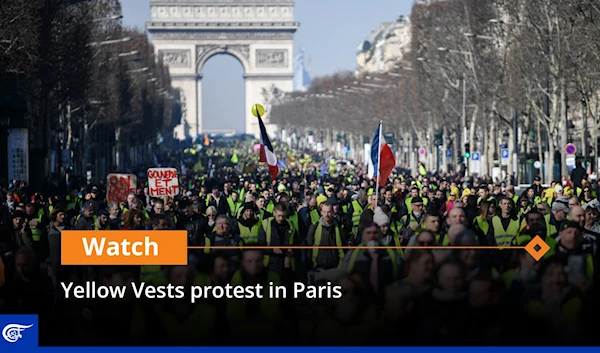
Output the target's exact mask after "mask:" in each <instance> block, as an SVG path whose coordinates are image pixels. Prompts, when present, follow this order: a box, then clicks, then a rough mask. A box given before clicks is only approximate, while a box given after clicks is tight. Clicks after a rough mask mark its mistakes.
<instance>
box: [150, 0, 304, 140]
mask: <svg viewBox="0 0 600 353" xmlns="http://www.w3.org/2000/svg"><path fill="white" fill-rule="evenodd" d="M150 6H151V11H152V21H151V22H148V23H147V24H146V28H147V29H148V32H149V33H150V34H151V35H152V43H153V45H154V48H155V51H156V53H157V54H158V55H162V56H163V60H164V63H165V64H168V65H169V72H170V75H171V84H172V86H173V87H174V88H178V89H179V90H180V92H181V94H182V101H183V103H184V106H185V108H184V116H183V117H182V124H181V125H179V126H177V128H176V129H175V132H174V136H175V137H176V138H178V139H180V140H181V139H185V137H187V136H192V137H195V136H197V135H199V134H201V133H202V69H203V67H204V64H205V63H206V61H207V60H208V59H210V58H211V57H212V56H213V55H217V54H224V53H225V54H230V55H232V56H234V57H235V58H237V59H238V60H239V61H240V63H241V64H242V66H243V68H244V81H245V102H246V103H245V107H244V111H245V114H246V129H245V131H246V133H248V134H253V135H255V136H258V135H259V129H258V121H257V119H256V118H255V117H254V116H252V114H251V112H250V108H249V105H250V104H252V103H255V102H258V103H264V104H266V105H267V106H266V107H265V108H266V110H267V113H266V117H265V120H266V121H265V123H267V122H268V110H269V109H268V103H269V101H270V100H272V99H274V98H277V97H279V96H280V95H281V94H282V93H283V92H291V91H292V90H293V77H294V69H293V50H294V33H295V32H296V30H297V29H298V26H299V24H298V23H297V22H294V1H293V0H151V2H150ZM246 106H248V107H246Z"/></svg>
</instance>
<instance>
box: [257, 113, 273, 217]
mask: <svg viewBox="0 0 600 353" xmlns="http://www.w3.org/2000/svg"><path fill="white" fill-rule="evenodd" d="M256 117H257V118H258V120H260V119H261V118H260V113H259V112H258V109H257V110H256ZM260 142H261V144H262V145H263V148H266V147H265V141H263V139H262V134H261V139H260ZM268 165H269V163H268V162H267V166H268ZM267 168H268V167H267ZM267 173H268V174H269V180H271V192H272V193H273V200H274V199H275V183H274V180H273V178H272V177H271V173H270V172H267ZM265 207H266V206H265Z"/></svg>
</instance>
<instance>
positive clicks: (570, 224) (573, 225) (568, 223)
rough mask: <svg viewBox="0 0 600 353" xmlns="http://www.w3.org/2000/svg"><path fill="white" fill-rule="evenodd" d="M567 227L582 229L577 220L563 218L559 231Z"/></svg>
mask: <svg viewBox="0 0 600 353" xmlns="http://www.w3.org/2000/svg"><path fill="white" fill-rule="evenodd" d="M568 228H575V229H577V230H579V231H580V232H581V231H582V230H583V229H581V226H580V225H579V222H575V221H569V220H564V221H563V222H562V223H561V224H560V231H561V232H562V231H563V230H565V229H568Z"/></svg>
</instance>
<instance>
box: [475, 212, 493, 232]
mask: <svg viewBox="0 0 600 353" xmlns="http://www.w3.org/2000/svg"><path fill="white" fill-rule="evenodd" d="M473 224H475V225H476V226H477V228H479V229H481V231H482V232H483V234H487V232H488V230H489V228H490V224H489V223H488V221H487V219H483V218H481V216H477V217H475V219H474V220H473Z"/></svg>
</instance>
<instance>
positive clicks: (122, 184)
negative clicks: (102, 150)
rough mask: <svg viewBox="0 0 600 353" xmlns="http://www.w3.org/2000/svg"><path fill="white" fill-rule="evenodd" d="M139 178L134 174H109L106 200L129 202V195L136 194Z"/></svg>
mask: <svg viewBox="0 0 600 353" xmlns="http://www.w3.org/2000/svg"><path fill="white" fill-rule="evenodd" d="M136 187H137V177H136V176H135V175H133V174H117V173H115V174H108V175H107V176H106V200H107V201H108V202H127V195H129V193H131V192H135V189H136Z"/></svg>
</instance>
